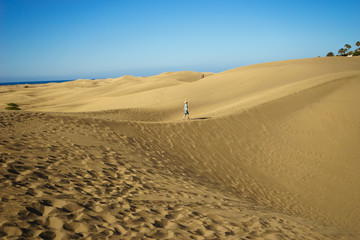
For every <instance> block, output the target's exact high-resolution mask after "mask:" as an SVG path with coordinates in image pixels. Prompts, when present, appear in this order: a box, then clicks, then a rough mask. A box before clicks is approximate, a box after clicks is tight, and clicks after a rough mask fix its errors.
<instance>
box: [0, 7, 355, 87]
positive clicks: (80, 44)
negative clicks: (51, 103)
mask: <svg viewBox="0 0 360 240" xmlns="http://www.w3.org/2000/svg"><path fill="white" fill-rule="evenodd" d="M359 9H360V1H358V0H356V1H316V0H312V1H306V0H303V1H300V0H299V1H295V0H282V1H280V0H273V1H265V0H262V1H261V0H258V1H257V0H248V1H241V0H234V1H230V0H217V1H213V0H189V1H188V0H126V1H125V0H117V1H115V0H106V1H104V0H0V82H8V81H32V80H54V79H76V78H106V77H118V76H123V75H133V76H149V75H155V74H159V73H161V72H166V71H183V70H192V71H199V72H205V71H209V72H220V71H225V70H228V69H231V68H235V67H240V66H244V65H250V64H256V63H261V62H270V61H278V60H287V59H298V58H308V57H317V56H325V55H326V53H328V52H329V51H333V52H334V53H335V54H336V53H337V51H338V49H340V48H342V47H344V45H345V44H346V43H349V44H350V45H352V46H353V49H354V47H355V42H356V41H360V31H359V17H358V11H359Z"/></svg>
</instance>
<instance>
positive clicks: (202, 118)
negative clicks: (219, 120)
mask: <svg viewBox="0 0 360 240" xmlns="http://www.w3.org/2000/svg"><path fill="white" fill-rule="evenodd" d="M210 118H211V117H198V118H190V120H206V119H210Z"/></svg>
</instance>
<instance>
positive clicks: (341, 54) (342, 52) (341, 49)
mask: <svg viewBox="0 0 360 240" xmlns="http://www.w3.org/2000/svg"><path fill="white" fill-rule="evenodd" d="M338 53H339V55H340V56H343V55H344V54H345V49H344V48H340V49H339V51H338Z"/></svg>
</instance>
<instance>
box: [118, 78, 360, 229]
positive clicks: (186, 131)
mask: <svg viewBox="0 0 360 240" xmlns="http://www.w3.org/2000/svg"><path fill="white" fill-rule="evenodd" d="M359 80H360V79H359V78H350V79H347V78H345V79H342V80H338V81H334V82H329V83H325V84H322V85H319V86H317V87H314V88H311V89H308V90H305V91H303V92H299V93H296V94H294V95H290V96H287V97H284V98H280V99H277V100H274V101H271V102H269V103H266V104H263V105H260V106H258V107H255V108H253V109H251V110H248V111H246V112H244V113H242V114H238V115H233V116H228V117H224V118H218V119H214V120H208V121H198V122H189V123H182V124H181V123H169V124H155V123H154V124H145V123H142V124H140V123H139V125H138V128H139V130H138V134H139V135H137V138H139V139H141V138H144V144H150V145H151V146H152V147H154V148H157V150H158V151H159V152H164V154H166V156H167V159H170V165H173V168H175V169H176V168H178V169H179V171H182V172H188V173H189V175H190V176H191V177H192V178H194V179H197V182H198V183H203V184H204V185H207V184H211V185H213V186H217V188H218V189H220V190H221V191H223V192H231V193H233V194H236V195H237V196H239V197H241V198H245V199H248V200H250V201H254V202H256V203H257V204H259V205H261V206H264V207H266V208H267V209H272V210H275V211H280V212H283V213H288V214H292V215H294V216H301V217H305V218H307V219H312V220H316V221H319V222H321V223H323V224H328V225H332V226H338V227H340V228H343V229H347V230H350V231H355V232H357V231H359V228H358V226H359V223H360V218H359V216H360V208H359V206H358V203H359V202H360V193H359V191H358V186H359V184H360V177H359V175H358V171H359V169H360V165H359V162H358V159H359V158H360V152H359V150H358V149H357V143H358V142H360V124H359V123H360V113H359V112H358V109H357V108H358V106H357V105H356V104H355V103H356V102H360V97H359V95H358V91H359V89H360V81H359ZM114 130H115V131H116V128H115V129H114ZM154 136H155V137H154ZM141 149H142V148H141V147H140V149H139V151H141ZM169 167H170V166H169Z"/></svg>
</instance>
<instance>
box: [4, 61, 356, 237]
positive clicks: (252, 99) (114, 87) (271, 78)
mask: <svg viewBox="0 0 360 240" xmlns="http://www.w3.org/2000/svg"><path fill="white" fill-rule="evenodd" d="M200 75H201V73H194V72H180V73H164V74H160V75H157V76H153V77H147V78H135V77H131V76H125V77H123V78H118V79H106V80H95V81H92V80H78V81H75V82H69V83H61V84H45V85H37V86H30V87H29V88H24V86H2V87H0V94H1V95H0V96H1V97H0V104H2V106H5V103H7V102H16V103H18V104H20V107H23V108H24V109H26V110H28V111H20V112H9V111H4V112H1V113H0V114H1V115H0V117H1V118H0V124H1V128H0V136H1V137H0V152H1V155H0V164H1V175H0V177H1V181H0V182H1V183H0V184H1V189H2V191H1V193H0V197H1V203H0V209H1V212H2V214H1V217H0V236H2V237H3V238H5V239H17V238H18V237H20V236H22V237H24V238H34V237H38V238H43V239H54V238H55V239H68V238H81V237H83V238H89V239H106V238H114V239H131V238H140V239H147V238H148V239H149V238H157V239H160V238H163V239H173V238H177V239H190V238H193V239H357V237H358V234H360V228H359V225H360V217H359V216H360V208H359V204H358V203H359V202H360V191H359V187H358V186H359V184H360V174H359V173H360V162H359V161H358V159H360V150H359V149H358V143H359V142H360V111H359V108H358V106H357V105H358V103H359V102H360V95H359V94H358V93H359V90H360V58H357V57H353V58H337V57H335V58H314V59H302V60H291V61H281V62H274V63H266V64H258V65H253V66H247V67H241V68H238V69H232V70H229V71H226V72H222V73H218V74H206V77H205V78H204V79H200ZM184 99H186V100H188V101H189V102H190V112H191V114H192V117H193V118H194V120H192V121H185V122H182V121H181V120H180V119H181V117H182V116H181V115H182V104H183V100H184ZM34 110H36V111H35V112H34ZM38 111H41V112H38Z"/></svg>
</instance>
